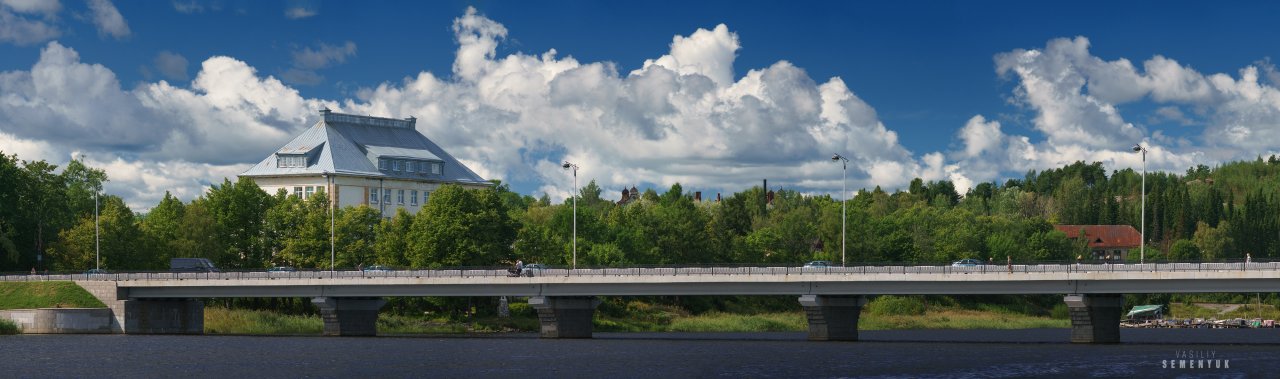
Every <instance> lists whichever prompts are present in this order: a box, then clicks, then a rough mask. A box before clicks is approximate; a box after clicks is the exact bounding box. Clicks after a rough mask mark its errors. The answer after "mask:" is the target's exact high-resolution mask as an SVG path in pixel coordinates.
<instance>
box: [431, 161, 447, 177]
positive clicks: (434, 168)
mask: <svg viewBox="0 0 1280 379" xmlns="http://www.w3.org/2000/svg"><path fill="white" fill-rule="evenodd" d="M440 166H444V164H443V163H432V164H431V174H432V175H440Z"/></svg>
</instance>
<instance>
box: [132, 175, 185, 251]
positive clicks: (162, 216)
mask: <svg viewBox="0 0 1280 379" xmlns="http://www.w3.org/2000/svg"><path fill="white" fill-rule="evenodd" d="M186 208H187V207H186V205H184V204H182V201H180V200H178V199H177V198H175V197H173V195H171V194H169V192H168V191H165V193H164V198H162V199H160V203H159V204H157V205H156V206H155V207H154V208H151V212H148V213H147V218H146V219H144V220H143V221H142V225H141V229H142V232H143V235H144V236H145V243H146V246H147V249H146V250H147V251H148V252H149V253H150V254H148V256H147V258H146V259H147V265H146V266H147V268H149V269H154V270H160V269H165V268H168V264H169V260H170V259H171V258H175V256H174V255H173V254H175V253H179V252H186V250H187V247H188V245H189V242H188V241H186V240H184V239H183V235H184V233H183V222H182V221H183V218H184V217H185V214H186Z"/></svg>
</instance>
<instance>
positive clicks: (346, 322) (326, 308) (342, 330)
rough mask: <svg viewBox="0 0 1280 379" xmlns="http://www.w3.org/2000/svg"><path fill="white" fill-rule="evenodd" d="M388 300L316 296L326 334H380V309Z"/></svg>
mask: <svg viewBox="0 0 1280 379" xmlns="http://www.w3.org/2000/svg"><path fill="white" fill-rule="evenodd" d="M386 303H387V301H386V300H382V299H381V298H376V297H315V298H312V299H311V304H315V306H316V307H317V308H320V318H322V319H324V335H326V336H376V335H378V310H379V309H382V306H383V305H384V304H386Z"/></svg>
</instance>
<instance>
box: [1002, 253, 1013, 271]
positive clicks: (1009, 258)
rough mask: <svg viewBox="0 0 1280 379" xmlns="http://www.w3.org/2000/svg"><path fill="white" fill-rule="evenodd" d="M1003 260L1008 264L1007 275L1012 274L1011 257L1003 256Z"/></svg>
mask: <svg viewBox="0 0 1280 379" xmlns="http://www.w3.org/2000/svg"><path fill="white" fill-rule="evenodd" d="M1004 259H1005V261H1006V262H1007V263H1008V264H1009V273H1010V274H1012V273H1013V256H1011V255H1006V256H1004Z"/></svg>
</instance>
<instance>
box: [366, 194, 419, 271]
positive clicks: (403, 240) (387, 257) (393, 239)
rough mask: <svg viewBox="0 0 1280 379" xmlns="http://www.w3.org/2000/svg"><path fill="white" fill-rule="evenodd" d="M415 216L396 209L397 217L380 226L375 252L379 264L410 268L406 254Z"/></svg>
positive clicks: (383, 221) (401, 209)
mask: <svg viewBox="0 0 1280 379" xmlns="http://www.w3.org/2000/svg"><path fill="white" fill-rule="evenodd" d="M412 225H413V215H412V214H409V212H407V211H405V210H404V208H398V209H396V215H395V216H394V217H392V218H391V219H388V220H382V222H381V223H379V224H378V230H377V236H376V239H375V242H374V250H375V252H376V253H375V254H376V256H377V263H378V264H383V265H391V266H408V265H409V260H408V259H407V258H406V257H405V252H406V251H408V250H409V238H410V236H409V234H410V232H411V231H412V228H411V226H412Z"/></svg>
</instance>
